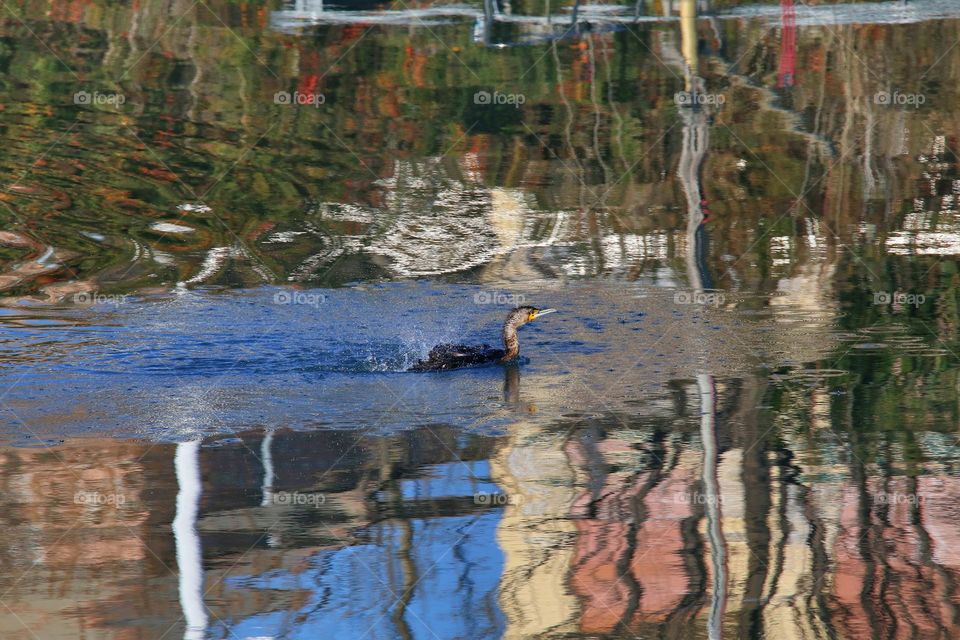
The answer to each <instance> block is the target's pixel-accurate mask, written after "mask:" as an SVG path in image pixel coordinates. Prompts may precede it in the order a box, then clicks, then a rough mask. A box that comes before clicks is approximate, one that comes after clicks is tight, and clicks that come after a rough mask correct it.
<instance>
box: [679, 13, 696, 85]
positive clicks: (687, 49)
mask: <svg viewBox="0 0 960 640" xmlns="http://www.w3.org/2000/svg"><path fill="white" fill-rule="evenodd" d="M680 49H681V51H680V52H681V53H682V54H683V59H684V61H686V63H687V73H686V80H687V82H686V85H687V87H686V88H687V91H690V92H693V91H695V90H696V89H697V87H695V86H692V85H693V83H694V81H695V79H696V78H697V73H698V71H699V68H698V65H697V0H680Z"/></svg>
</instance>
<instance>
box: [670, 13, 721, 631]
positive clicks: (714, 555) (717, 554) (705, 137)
mask: <svg viewBox="0 0 960 640" xmlns="http://www.w3.org/2000/svg"><path fill="white" fill-rule="evenodd" d="M696 19H697V6H696V0H680V36H681V38H682V40H681V46H680V48H681V51H682V52H683V58H684V63H685V66H686V69H685V78H686V82H685V85H686V90H687V91H688V92H689V96H690V98H691V100H690V101H689V106H681V108H680V116H681V117H682V118H683V145H682V147H681V151H680V166H679V167H678V169H677V172H678V174H679V178H680V184H681V185H682V186H683V192H684V194H685V195H686V197H687V260H686V262H687V275H688V277H689V279H690V285H691V286H692V287H693V289H694V290H695V291H696V292H701V291H703V289H704V288H709V287H711V283H710V272H709V270H708V269H707V234H706V228H705V226H704V220H705V219H706V215H705V211H704V206H703V205H704V200H703V196H702V194H701V191H700V166H701V165H702V164H703V158H704V156H705V155H706V153H707V147H708V146H709V142H710V137H709V130H708V128H707V115H706V112H705V111H704V110H703V109H701V107H700V101H699V100H698V98H699V95H700V86H701V84H702V80H701V79H700V77H699V76H697V69H698V68H699V67H698V64H697V24H696ZM697 387H698V388H699V390H700V439H701V441H702V442H703V476H702V478H701V481H702V484H703V490H704V494H705V495H704V498H705V503H706V504H705V512H706V518H707V538H708V539H709V540H710V561H711V565H712V573H713V590H712V593H711V595H710V612H709V618H708V620H707V637H708V638H709V639H710V640H718V639H719V638H722V637H723V611H724V607H725V605H726V600H727V546H726V540H724V538H723V529H722V527H721V513H720V481H719V478H718V476H717V466H718V452H717V425H716V397H715V396H716V394H715V388H714V382H713V376H711V375H710V374H707V373H701V374H699V375H697Z"/></svg>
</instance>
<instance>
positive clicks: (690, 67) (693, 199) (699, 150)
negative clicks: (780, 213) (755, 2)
mask: <svg viewBox="0 0 960 640" xmlns="http://www.w3.org/2000/svg"><path fill="white" fill-rule="evenodd" d="M696 20H697V8H696V0H681V3H680V36H681V38H682V40H681V50H682V51H683V60H684V63H685V69H684V85H685V89H686V91H687V95H688V97H689V99H688V100H687V104H686V105H681V107H680V117H681V118H682V119H683V146H682V148H681V151H680V166H679V167H678V169H677V173H678V174H679V178H680V184H681V185H682V187H683V192H684V194H685V195H686V196H687V274H688V275H689V277H690V285H691V287H693V289H694V290H695V291H696V292H700V291H701V290H703V289H704V288H710V287H711V281H710V274H709V271H708V270H707V265H706V257H707V256H706V253H707V234H706V228H705V227H704V225H703V223H704V220H705V218H706V215H705V212H704V209H703V204H704V200H703V196H702V194H701V192H700V166H701V164H703V157H704V155H705V154H706V152H707V146H708V145H709V142H710V136H709V132H708V130H707V114H706V112H705V111H704V110H703V109H702V108H701V106H700V94H701V88H702V85H703V80H702V79H701V78H700V77H699V76H698V75H697V69H698V65H697V30H696V29H697V27H696Z"/></svg>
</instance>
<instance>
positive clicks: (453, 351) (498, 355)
mask: <svg viewBox="0 0 960 640" xmlns="http://www.w3.org/2000/svg"><path fill="white" fill-rule="evenodd" d="M554 311H556V309H537V308H536V307H517V308H516V309H514V310H513V311H511V312H510V314H509V315H508V316H507V319H506V321H505V322H504V323H503V349H494V348H493V347H491V346H490V345H488V344H483V345H480V346H479V347H471V346H468V345H465V344H449V343H447V344H438V345H437V346H435V347H434V348H433V349H430V353H429V354H428V355H427V359H426V360H420V361H419V362H417V364H415V365H413V366H412V367H410V369H409V371H445V370H447V369H458V368H460V367H470V366H473V365H478V364H488V363H493V362H510V361H512V360H516V358H517V356H518V355H520V341H519V340H518V339H517V329H519V328H520V327H522V326H523V325H525V324H527V323H528V322H532V321H533V320H535V319H536V318H539V317H540V316H543V315H546V314H548V313H553V312H554Z"/></svg>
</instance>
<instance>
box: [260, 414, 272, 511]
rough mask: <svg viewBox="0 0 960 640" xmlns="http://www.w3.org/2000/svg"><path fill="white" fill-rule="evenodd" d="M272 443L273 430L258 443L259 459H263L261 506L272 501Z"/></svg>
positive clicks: (268, 504) (265, 505)
mask: <svg viewBox="0 0 960 640" xmlns="http://www.w3.org/2000/svg"><path fill="white" fill-rule="evenodd" d="M272 444H273V431H268V432H267V435H265V436H264V437H263V442H262V443H260V459H261V460H262V461H263V484H262V485H261V486H260V492H261V493H262V494H263V499H261V500H260V506H261V507H268V506H270V503H271V502H272V501H273V478H274V471H273V452H272V451H270V446H271V445H272Z"/></svg>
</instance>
